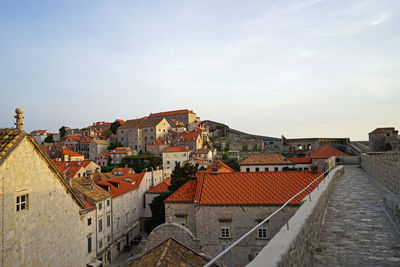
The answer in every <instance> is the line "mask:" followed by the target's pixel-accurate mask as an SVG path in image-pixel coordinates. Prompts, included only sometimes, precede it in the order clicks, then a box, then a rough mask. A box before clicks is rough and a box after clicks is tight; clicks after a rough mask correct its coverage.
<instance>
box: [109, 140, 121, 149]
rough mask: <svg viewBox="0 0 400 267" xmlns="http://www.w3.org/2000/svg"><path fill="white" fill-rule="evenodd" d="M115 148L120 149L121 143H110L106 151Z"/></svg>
mask: <svg viewBox="0 0 400 267" xmlns="http://www.w3.org/2000/svg"><path fill="white" fill-rule="evenodd" d="M117 147H122V144H121V143H118V142H117V143H110V145H109V146H108V147H107V149H108V150H114V149H116V148H117Z"/></svg>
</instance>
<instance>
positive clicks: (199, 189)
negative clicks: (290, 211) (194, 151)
mask: <svg viewBox="0 0 400 267" xmlns="http://www.w3.org/2000/svg"><path fill="white" fill-rule="evenodd" d="M321 174H322V171H319V172H318V174H311V173H310V172H299V171H286V172H234V173H222V174H218V175H212V174H207V173H206V174H205V175H204V174H203V175H200V176H199V177H198V179H197V184H196V188H195V189H194V186H193V184H190V185H187V183H186V184H185V185H184V186H186V187H185V188H183V187H184V186H182V187H181V188H182V190H181V188H180V189H178V190H177V191H176V192H175V193H174V194H172V195H171V196H170V197H169V198H167V199H166V202H189V199H192V201H195V202H196V203H198V204H202V205H281V204H283V203H285V202H286V201H288V200H289V199H290V198H291V197H292V196H294V195H295V194H297V193H298V192H299V191H301V190H302V189H303V188H304V187H306V186H307V185H308V184H309V183H311V182H312V181H313V180H314V179H315V178H317V177H318V176H319V175H321ZM189 182H191V181H189ZM189 182H188V183H189ZM191 183H193V182H191ZM316 186H317V185H316V183H314V184H313V186H311V190H314V188H315V187H316ZM193 193H194V194H195V196H194V198H193ZM306 195H307V192H304V193H302V194H300V195H299V196H298V197H296V198H295V199H294V200H293V201H291V202H290V204H296V205H298V204H300V201H301V200H302V199H303V198H304V197H305V196H306Z"/></svg>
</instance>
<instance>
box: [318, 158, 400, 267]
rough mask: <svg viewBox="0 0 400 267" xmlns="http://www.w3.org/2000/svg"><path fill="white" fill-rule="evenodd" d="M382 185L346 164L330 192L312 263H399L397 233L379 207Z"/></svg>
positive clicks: (360, 170) (322, 264) (375, 264)
mask: <svg viewBox="0 0 400 267" xmlns="http://www.w3.org/2000/svg"><path fill="white" fill-rule="evenodd" d="M385 193H386V192H385V189H384V188H383V187H381V186H380V185H379V184H378V183H377V182H376V181H375V180H373V179H372V177H371V176H370V175H369V174H368V173H366V172H365V171H364V170H363V169H361V168H360V167H359V166H345V174H344V175H343V176H341V177H338V178H337V180H336V183H335V185H334V187H333V190H332V192H331V194H330V197H329V201H328V207H327V210H326V214H325V218H324V221H323V226H322V230H321V235H320V239H319V242H318V245H317V249H316V252H315V254H314V257H313V261H312V262H313V266H324V267H326V266H400V234H399V232H398V229H397V228H396V227H395V226H394V224H393V223H392V221H391V220H390V219H389V217H388V215H387V214H386V212H385V211H384V209H383V207H382V201H381V199H382V195H384V194H385Z"/></svg>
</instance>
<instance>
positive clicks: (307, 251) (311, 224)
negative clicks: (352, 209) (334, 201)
mask: <svg viewBox="0 0 400 267" xmlns="http://www.w3.org/2000/svg"><path fill="white" fill-rule="evenodd" d="M343 173H344V168H343V166H340V167H336V168H335V169H334V170H332V171H331V172H330V173H329V175H328V176H327V177H325V182H321V183H320V185H319V190H318V189H315V190H314V191H313V192H312V193H311V199H312V201H311V202H310V201H309V200H308V196H307V197H305V198H304V200H303V201H304V203H303V204H302V206H301V207H300V208H299V209H298V211H297V212H296V213H295V215H293V217H291V219H290V220H289V227H290V229H289V230H287V229H286V225H284V226H283V227H282V228H281V229H280V231H279V232H278V233H277V234H276V235H275V236H274V237H273V238H272V240H271V241H270V242H269V243H268V245H267V246H265V247H264V248H263V249H262V250H261V252H260V253H259V254H258V255H257V257H256V258H255V259H254V260H253V261H252V262H250V263H249V264H248V265H247V266H249V267H259V266H260V267H261V266H263V267H265V266H310V265H311V259H312V257H313V254H314V252H315V250H316V248H317V244H318V239H319V235H320V230H321V226H322V221H323V217H324V214H325V210H326V207H327V204H328V197H329V193H330V192H331V190H332V188H333V185H334V182H335V179H336V178H337V177H338V176H341V175H343Z"/></svg>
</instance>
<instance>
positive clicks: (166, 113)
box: [149, 109, 196, 118]
mask: <svg viewBox="0 0 400 267" xmlns="http://www.w3.org/2000/svg"><path fill="white" fill-rule="evenodd" d="M178 114H196V113H194V112H193V110H188V109H180V110H173V111H166V112H159V113H151V114H150V115H149V117H150V118H152V117H161V116H170V115H178Z"/></svg>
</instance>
